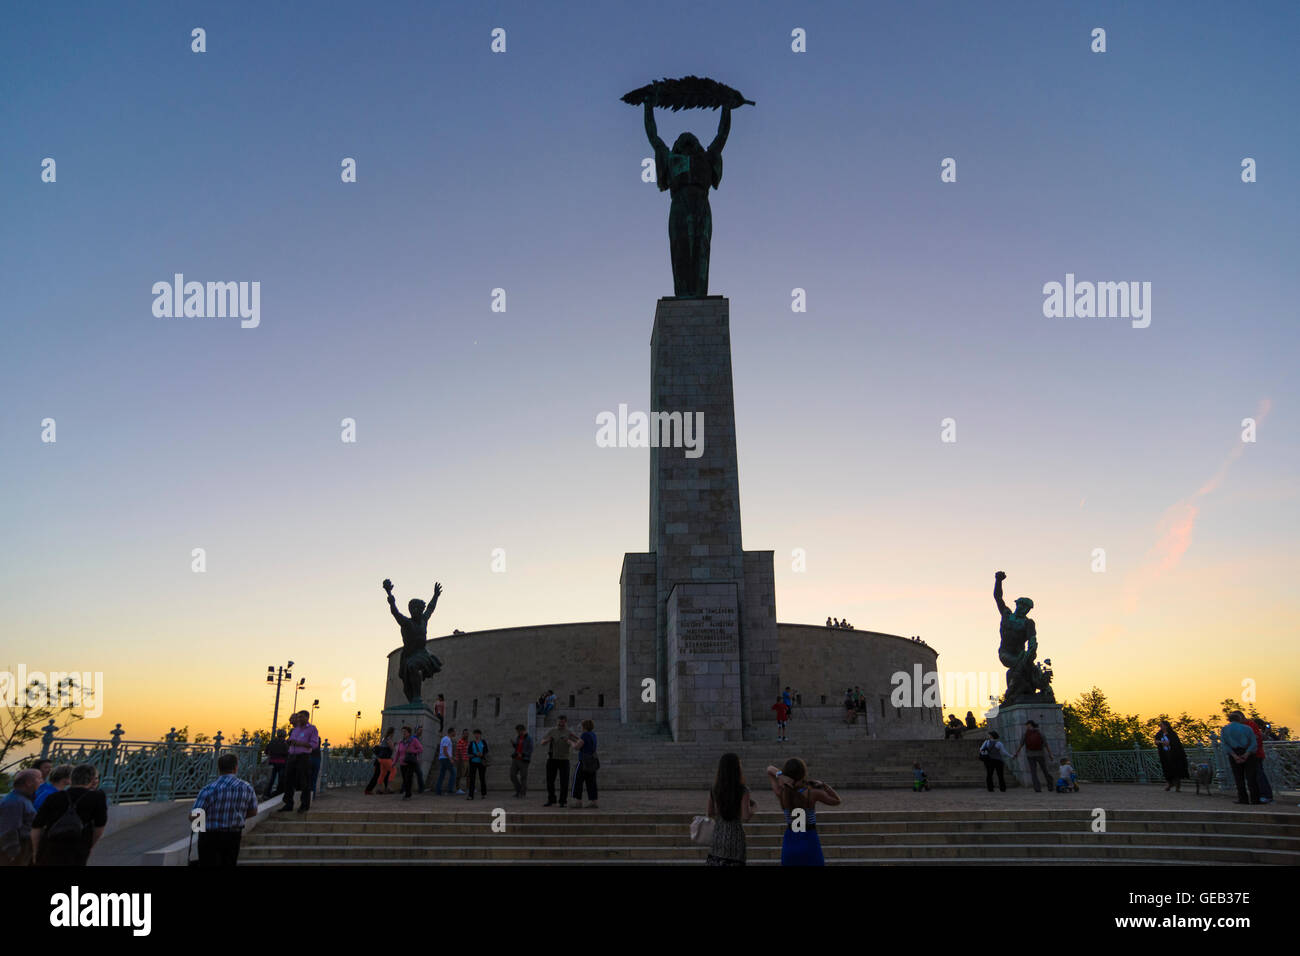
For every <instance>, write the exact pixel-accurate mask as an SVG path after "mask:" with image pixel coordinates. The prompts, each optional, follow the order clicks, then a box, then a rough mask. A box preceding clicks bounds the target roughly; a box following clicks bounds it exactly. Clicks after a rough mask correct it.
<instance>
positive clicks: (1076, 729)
mask: <svg viewBox="0 0 1300 956" xmlns="http://www.w3.org/2000/svg"><path fill="white" fill-rule="evenodd" d="M1061 711H1062V715H1063V716H1064V718H1065V733H1066V736H1067V737H1068V738H1069V740H1070V746H1071V747H1072V748H1074V749H1075V750H1126V749H1128V748H1131V747H1132V746H1133V745H1134V744H1140V743H1142V742H1143V739H1142V734H1143V728H1142V719H1141V718H1140V717H1138V716H1137V714H1117V713H1115V711H1114V710H1113V709H1112V708H1111V706H1110V702H1109V701H1108V700H1106V695H1105V694H1104V693H1103V692H1102V690H1101V688H1099V687H1094V688H1092V690H1089V691H1087V692H1086V693H1084V694H1081V695H1080V696H1079V699H1078V700H1077V701H1076V702H1075V703H1070V702H1069V701H1066V702H1065V703H1064V704H1062V705H1061Z"/></svg>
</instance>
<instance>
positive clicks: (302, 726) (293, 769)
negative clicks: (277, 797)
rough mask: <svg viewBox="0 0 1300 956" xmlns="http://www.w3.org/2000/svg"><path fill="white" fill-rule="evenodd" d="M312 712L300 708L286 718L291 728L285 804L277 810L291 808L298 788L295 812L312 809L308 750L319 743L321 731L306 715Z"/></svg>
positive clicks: (285, 776) (286, 766) (285, 768)
mask: <svg viewBox="0 0 1300 956" xmlns="http://www.w3.org/2000/svg"><path fill="white" fill-rule="evenodd" d="M310 716H311V715H310V714H308V713H307V711H305V710H300V711H298V713H296V714H294V715H293V716H292V717H290V718H289V723H290V724H291V725H292V727H293V729H292V730H290V731H289V740H288V743H289V756H288V757H287V758H286V760H285V764H284V806H282V807H281V808H280V810H279V812H280V813H288V812H289V811H291V810H293V795H294V792H295V791H297V792H298V793H300V794H301V796H300V797H299V798H298V812H299V813H306V812H307V811H308V810H310V809H311V752H312V751H313V750H315V749H316V748H317V747H318V746H319V745H320V734H318V733H317V732H316V728H315V727H313V726H312V725H311V722H310V720H309V719H308V718H309V717H310Z"/></svg>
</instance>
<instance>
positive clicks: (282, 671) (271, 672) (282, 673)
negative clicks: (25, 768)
mask: <svg viewBox="0 0 1300 956" xmlns="http://www.w3.org/2000/svg"><path fill="white" fill-rule="evenodd" d="M292 671H293V661H290V662H289V663H288V664H286V665H284V666H283V667H281V668H279V669H278V670H277V668H276V667H275V666H274V665H272V666H269V667H267V669H266V682H267V683H268V684H274V685H275V708H274V709H273V710H272V711H271V736H270V739H271V740H274V739H275V728H276V726H277V725H278V724H279V721H280V684H281V682H283V681H287V680H293V673H292Z"/></svg>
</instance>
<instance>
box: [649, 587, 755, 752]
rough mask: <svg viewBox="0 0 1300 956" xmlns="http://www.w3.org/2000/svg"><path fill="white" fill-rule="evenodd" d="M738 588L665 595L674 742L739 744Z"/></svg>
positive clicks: (670, 720) (682, 590)
mask: <svg viewBox="0 0 1300 956" xmlns="http://www.w3.org/2000/svg"><path fill="white" fill-rule="evenodd" d="M738 611H739V606H738V604H737V602H736V584H735V582H734V581H727V582H722V583H717V584H678V585H676V586H674V587H673V589H672V592H671V593H670V594H669V595H668V630H667V641H666V644H667V650H668V724H669V727H670V728H671V730H672V733H673V739H674V740H676V741H679V742H681V741H701V742H703V741H708V742H711V743H723V742H726V741H734V740H741V739H743V734H742V729H743V725H744V723H743V721H742V719H741V705H740V615H739V613H738Z"/></svg>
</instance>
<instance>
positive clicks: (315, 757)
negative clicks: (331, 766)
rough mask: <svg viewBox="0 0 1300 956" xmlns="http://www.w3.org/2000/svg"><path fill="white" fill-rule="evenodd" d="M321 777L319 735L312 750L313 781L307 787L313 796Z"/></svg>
mask: <svg viewBox="0 0 1300 956" xmlns="http://www.w3.org/2000/svg"><path fill="white" fill-rule="evenodd" d="M307 716H308V718H309V719H310V717H311V715H310V714H308V715H307ZM319 779H320V737H317V738H316V746H315V747H313V748H312V751H311V781H310V783H309V784H308V787H307V789H308V790H310V791H311V795H312V796H313V797H314V796H316V781H317V780H319Z"/></svg>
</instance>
